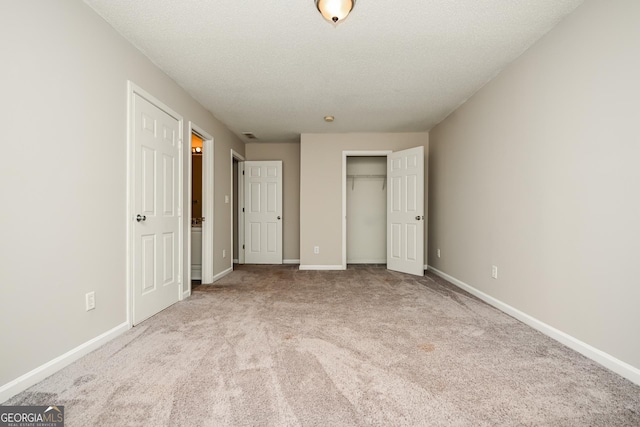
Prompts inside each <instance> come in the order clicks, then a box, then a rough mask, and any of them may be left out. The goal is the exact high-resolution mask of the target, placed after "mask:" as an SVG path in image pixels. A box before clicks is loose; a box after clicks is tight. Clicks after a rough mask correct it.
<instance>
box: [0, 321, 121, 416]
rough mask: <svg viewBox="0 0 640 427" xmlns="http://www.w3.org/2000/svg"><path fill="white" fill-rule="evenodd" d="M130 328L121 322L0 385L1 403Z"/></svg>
mask: <svg viewBox="0 0 640 427" xmlns="http://www.w3.org/2000/svg"><path fill="white" fill-rule="evenodd" d="M130 328H131V326H130V325H129V323H128V322H125V323H121V324H120V325H118V326H116V327H115V328H113V329H111V330H109V331H107V332H105V333H103V334H101V335H98V336H97V337H95V338H93V339H90V340H89V341H87V342H85V343H83V344H80V345H79V346H78V347H76V348H74V349H72V350H69V351H68V352H66V353H64V354H63V355H61V356H58V357H56V358H55V359H53V360H50V361H49V362H47V363H45V364H44V365H41V366H38V367H37V368H35V369H33V370H32V371H29V372H27V373H26V374H24V375H22V376H20V377H18V378H16V379H15V380H13V381H11V382H9V383H7V384H5V385H3V386H2V387H0V403H3V402H5V401H6V400H8V399H10V398H11V397H13V396H15V395H16V394H18V393H20V392H22V391H24V390H26V389H28V388H29V387H31V386H32V385H34V384H37V383H39V382H40V381H42V380H44V379H45V378H47V377H48V376H50V375H52V374H54V373H56V372H58V371H59V370H60V369H62V368H64V367H65V366H68V365H70V364H71V363H72V362H75V361H76V360H78V359H80V358H81V357H82V356H85V355H87V354H89V353H91V352H92V351H93V350H95V349H97V348H98V347H100V346H101V345H103V344H106V343H107V342H109V341H111V340H112V339H114V338H115V337H117V336H118V335H121V334H123V333H124V332H126V331H128V330H129V329H130Z"/></svg>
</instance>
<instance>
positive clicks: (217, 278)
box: [211, 266, 233, 283]
mask: <svg viewBox="0 0 640 427" xmlns="http://www.w3.org/2000/svg"><path fill="white" fill-rule="evenodd" d="M229 273H233V266H231V267H229V268H227V269H226V270H224V271H222V272H220V273H218V274H216V275H215V276H213V282H216V281H218V280H220V279H222V278H223V277H224V276H226V275H227V274H229ZM213 282H211V283H213Z"/></svg>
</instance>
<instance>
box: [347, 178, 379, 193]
mask: <svg viewBox="0 0 640 427" xmlns="http://www.w3.org/2000/svg"><path fill="white" fill-rule="evenodd" d="M349 178H352V179H353V181H351V190H353V189H354V187H355V183H356V178H384V181H383V182H382V189H383V190H384V189H385V187H386V186H387V175H347V179H349Z"/></svg>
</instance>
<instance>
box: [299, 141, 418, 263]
mask: <svg viewBox="0 0 640 427" xmlns="http://www.w3.org/2000/svg"><path fill="white" fill-rule="evenodd" d="M420 145H422V146H424V148H425V157H427V156H428V151H429V134H428V133H426V132H419V133H349V134H302V137H301V150H300V264H301V265H309V266H340V265H342V152H343V151H364V150H374V151H379V150H392V151H398V150H402V149H405V148H411V147H417V146H420ZM427 165H428V159H427V158H425V193H426V188H427V184H426V180H427V176H428V171H427V170H426V169H427V167H426V166H427ZM426 200H427V194H425V213H426V209H427V206H426V205H427V203H426ZM426 236H427V228H426V227H425V242H426ZM314 246H320V253H319V254H314V253H313V247H314ZM427 252H428V251H427V245H426V244H425V264H426V254H427Z"/></svg>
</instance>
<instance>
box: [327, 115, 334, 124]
mask: <svg viewBox="0 0 640 427" xmlns="http://www.w3.org/2000/svg"><path fill="white" fill-rule="evenodd" d="M334 120H335V117H333V116H324V121H325V122H327V123H331V122H332V121H334Z"/></svg>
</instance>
